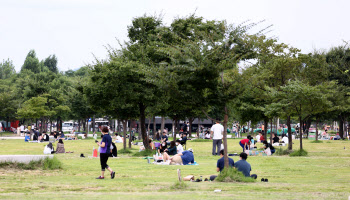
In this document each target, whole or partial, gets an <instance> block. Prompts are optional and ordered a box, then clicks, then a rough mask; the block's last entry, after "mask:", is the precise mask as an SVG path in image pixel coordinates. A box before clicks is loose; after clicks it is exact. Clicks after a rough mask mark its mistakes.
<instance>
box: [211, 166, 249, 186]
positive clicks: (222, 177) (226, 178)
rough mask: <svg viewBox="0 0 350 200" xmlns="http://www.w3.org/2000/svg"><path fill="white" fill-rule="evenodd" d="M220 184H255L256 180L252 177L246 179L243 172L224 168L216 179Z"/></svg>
mask: <svg viewBox="0 0 350 200" xmlns="http://www.w3.org/2000/svg"><path fill="white" fill-rule="evenodd" d="M215 181H218V182H246V183H249V182H255V181H256V180H255V179H253V178H251V177H246V176H244V175H243V174H242V172H240V171H238V170H237V169H235V168H232V167H230V168H224V169H223V170H222V172H221V173H220V174H219V176H218V177H216V178H215Z"/></svg>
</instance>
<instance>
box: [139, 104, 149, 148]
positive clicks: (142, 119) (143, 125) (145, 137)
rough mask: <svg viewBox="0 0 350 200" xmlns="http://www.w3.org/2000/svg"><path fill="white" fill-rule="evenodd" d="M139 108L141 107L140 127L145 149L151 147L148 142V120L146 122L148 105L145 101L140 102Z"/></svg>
mask: <svg viewBox="0 0 350 200" xmlns="http://www.w3.org/2000/svg"><path fill="white" fill-rule="evenodd" d="M139 109H140V129H141V136H142V142H143V145H144V146H145V149H151V147H150V146H149V143H148V135H147V133H146V122H145V120H146V115H145V110H146V106H145V105H144V104H143V103H139Z"/></svg>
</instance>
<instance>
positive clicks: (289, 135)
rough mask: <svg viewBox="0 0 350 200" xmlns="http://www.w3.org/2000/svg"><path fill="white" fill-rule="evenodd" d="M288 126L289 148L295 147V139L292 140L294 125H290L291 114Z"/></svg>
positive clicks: (288, 117) (288, 118)
mask: <svg viewBox="0 0 350 200" xmlns="http://www.w3.org/2000/svg"><path fill="white" fill-rule="evenodd" d="M287 126H288V150H290V151H291V150H292V149H293V141H292V127H291V126H290V116H287Z"/></svg>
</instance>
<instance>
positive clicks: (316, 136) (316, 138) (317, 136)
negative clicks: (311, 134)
mask: <svg viewBox="0 0 350 200" xmlns="http://www.w3.org/2000/svg"><path fill="white" fill-rule="evenodd" d="M318 121H319V120H318V119H317V117H316V139H315V140H316V141H318V127H317V126H318Z"/></svg>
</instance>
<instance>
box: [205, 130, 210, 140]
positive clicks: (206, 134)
mask: <svg viewBox="0 0 350 200" xmlns="http://www.w3.org/2000/svg"><path fill="white" fill-rule="evenodd" d="M204 138H205V139H207V140H210V133H209V131H205V136H204Z"/></svg>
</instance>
